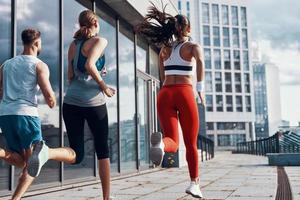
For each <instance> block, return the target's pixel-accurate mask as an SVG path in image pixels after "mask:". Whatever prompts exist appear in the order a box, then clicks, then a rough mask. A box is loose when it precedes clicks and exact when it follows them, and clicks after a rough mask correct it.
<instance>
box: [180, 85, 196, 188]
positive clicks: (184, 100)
mask: <svg viewBox="0 0 300 200" xmlns="http://www.w3.org/2000/svg"><path fill="white" fill-rule="evenodd" d="M176 101H177V102H176V104H177V107H178V109H179V121H180V125H181V128H182V132H183V138H184V143H185V147H186V159H187V162H188V167H189V172H190V178H191V180H192V181H196V182H198V177H199V174H198V148H197V139H198V130H199V117H198V107H197V104H196V101H195V96H194V92H193V90H192V87H186V88H184V89H182V91H181V97H180V98H178V99H177V100H176Z"/></svg>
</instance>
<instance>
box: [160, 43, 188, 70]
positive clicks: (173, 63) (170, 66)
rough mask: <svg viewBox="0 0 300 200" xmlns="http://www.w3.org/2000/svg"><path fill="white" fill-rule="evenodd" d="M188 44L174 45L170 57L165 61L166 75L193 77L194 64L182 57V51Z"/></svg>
mask: <svg viewBox="0 0 300 200" xmlns="http://www.w3.org/2000/svg"><path fill="white" fill-rule="evenodd" d="M186 42H187V41H185V42H183V43H181V44H178V43H174V44H173V46H172V52H171V55H170V57H169V58H168V59H167V60H165V61H164V70H165V75H193V62H192V61H186V60H184V59H183V58H182V57H181V56H180V49H181V47H182V46H183V45H184V44H185V43H186Z"/></svg>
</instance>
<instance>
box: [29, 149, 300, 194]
mask: <svg viewBox="0 0 300 200" xmlns="http://www.w3.org/2000/svg"><path fill="white" fill-rule="evenodd" d="M286 171H287V174H288V175H289V178H290V182H291V185H292V190H293V192H294V197H295V198H294V200H299V199H300V181H299V180H300V167H287V168H286ZM200 173H201V187H202V191H203V194H204V196H205V199H209V200H213V199H214V200H224V199H226V200H273V199H275V195H276V189H277V169H276V167H272V166H268V165H267V158H266V157H260V156H254V155H244V154H231V153H230V152H216V157H215V158H214V159H213V160H211V161H207V162H204V163H201V166H200ZM188 183H189V181H188V171H187V168H186V167H183V168H179V169H178V168H172V169H163V170H158V171H155V172H153V173H146V174H143V175H139V176H131V177H128V178H124V179H116V180H113V181H112V195H113V197H115V198H114V200H127V199H143V200H175V199H177V200H192V199H194V198H192V197H191V196H189V195H187V194H185V193H184V191H185V188H186V187H187V185H188ZM100 194H101V188H100V185H99V184H98V185H92V186H85V187H80V188H75V189H69V190H63V191H59V192H52V193H48V194H43V195H37V196H33V197H27V198H24V199H25V200H41V199H47V200H52V199H53V200H59V199H63V200H95V199H101V195H100Z"/></svg>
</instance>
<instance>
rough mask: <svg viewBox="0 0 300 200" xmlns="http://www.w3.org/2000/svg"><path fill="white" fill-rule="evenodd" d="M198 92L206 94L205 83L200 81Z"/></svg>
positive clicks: (197, 87) (197, 86)
mask: <svg viewBox="0 0 300 200" xmlns="http://www.w3.org/2000/svg"><path fill="white" fill-rule="evenodd" d="M196 90H197V92H204V81H199V82H197V84H196Z"/></svg>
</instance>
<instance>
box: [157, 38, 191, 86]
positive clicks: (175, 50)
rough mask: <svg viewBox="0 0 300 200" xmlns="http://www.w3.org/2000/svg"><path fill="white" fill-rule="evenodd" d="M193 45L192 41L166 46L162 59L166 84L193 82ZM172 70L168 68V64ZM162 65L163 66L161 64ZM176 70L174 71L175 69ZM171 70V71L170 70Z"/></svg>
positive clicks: (162, 52)
mask: <svg viewBox="0 0 300 200" xmlns="http://www.w3.org/2000/svg"><path fill="white" fill-rule="evenodd" d="M193 45H194V43H192V42H187V41H186V42H181V43H178V42H175V43H174V44H173V45H172V47H164V48H163V49H162V51H161V56H160V59H161V61H162V63H163V68H164V73H165V81H164V85H171V84H192V76H193V69H192V68H193V66H194V58H193V52H192V49H193ZM170 65H171V66H174V65H175V66H176V67H171V68H170V67H169V68H170V69H171V70H172V71H171V70H166V69H167V68H168V66H170ZM161 67H162V66H161ZM174 69H175V70H176V71H173V70H174ZM168 71H169V72H168Z"/></svg>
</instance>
